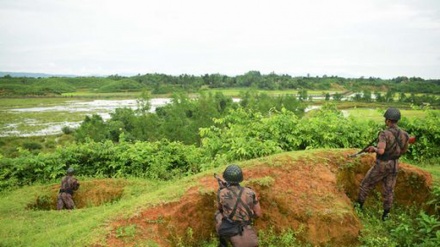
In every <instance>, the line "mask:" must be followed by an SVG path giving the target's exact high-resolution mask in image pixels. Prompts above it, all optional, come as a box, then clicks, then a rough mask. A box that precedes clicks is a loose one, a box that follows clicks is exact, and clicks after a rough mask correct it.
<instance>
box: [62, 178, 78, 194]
mask: <svg viewBox="0 0 440 247" xmlns="http://www.w3.org/2000/svg"><path fill="white" fill-rule="evenodd" d="M78 188H79V182H78V180H77V179H76V178H75V177H74V176H65V177H63V179H62V180H61V188H60V193H63V192H65V193H69V194H73V191H75V190H78Z"/></svg>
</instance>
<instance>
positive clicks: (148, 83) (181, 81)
mask: <svg viewBox="0 0 440 247" xmlns="http://www.w3.org/2000/svg"><path fill="white" fill-rule="evenodd" d="M251 87H252V88H256V89H264V90H285V89H296V90H334V89H338V90H340V91H352V92H363V94H362V95H366V97H364V99H366V100H368V98H369V97H368V96H371V95H374V96H375V97H376V98H377V100H378V101H386V100H390V99H392V96H393V95H395V94H400V93H403V94H405V93H406V94H411V97H413V98H414V97H415V96H416V94H420V93H423V94H434V95H435V94H437V95H438V94H440V80H438V79H436V80H425V79H422V78H418V77H411V78H408V77H397V78H393V79H380V78H373V77H370V78H363V77H361V78H342V77H338V76H325V75H324V76H322V77H318V76H317V77H309V76H306V77H304V76H298V77H292V76H290V75H287V74H282V75H278V74H275V73H271V74H268V75H263V74H261V73H260V72H258V71H249V72H247V73H245V74H243V75H238V76H226V75H221V74H205V75H201V76H194V75H179V76H172V75H165V74H145V75H140V74H139V75H136V76H129V77H124V76H118V75H112V76H107V77H50V78H28V77H11V76H9V75H6V76H3V77H1V78H0V95H3V96H14V95H16V96H19V95H57V94H62V93H68V92H74V91H78V90H89V91H93V92H127V91H141V90H142V89H144V90H148V91H150V92H151V93H152V94H169V93H174V92H179V91H182V92H198V91H199V90H201V89H204V88H251ZM381 92H387V93H386V95H380V93H381ZM401 96H403V95H401ZM336 97H338V95H336ZM430 97H432V96H430ZM430 97H428V98H425V99H424V100H425V101H426V100H434V101H435V98H430ZM401 100H402V101H403V100H410V99H407V96H403V98H402V99H401ZM437 100H438V99H437ZM437 103H438V101H437Z"/></svg>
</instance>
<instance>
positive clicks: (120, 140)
mask: <svg viewBox="0 0 440 247" xmlns="http://www.w3.org/2000/svg"><path fill="white" fill-rule="evenodd" d="M231 87H232V88H234V87H237V88H239V87H240V88H242V87H247V88H250V87H253V88H259V89H269V90H272V89H273V90H275V89H278V90H280V89H298V91H299V93H298V95H281V96H270V95H268V94H265V93H258V92H257V91H253V90H250V91H245V92H243V93H241V94H240V101H239V102H235V101H234V100H233V99H232V98H231V97H228V96H225V95H224V94H222V93H204V92H203V91H204V90H203V89H205V88H231ZM330 89H338V91H339V92H345V91H351V92H357V93H356V94H355V96H354V97H353V99H352V100H353V101H355V102H358V103H360V102H362V103H366V104H375V105H374V106H375V107H378V106H379V107H380V108H381V110H385V109H386V107H387V106H389V105H394V104H399V105H401V106H405V107H411V105H412V106H414V105H417V106H423V105H424V103H429V104H430V105H431V106H428V107H424V108H423V111H425V113H426V117H425V118H424V119H420V118H415V119H408V118H403V119H402V121H401V122H400V123H399V126H400V127H402V128H404V129H405V130H407V131H408V132H409V133H410V134H412V135H415V136H417V137H418V141H417V143H416V144H415V145H413V146H411V148H410V151H409V153H408V154H407V155H405V157H404V159H407V160H410V161H414V162H423V163H425V164H427V163H433V164H438V161H439V157H440V149H439V148H438V147H439V146H440V114H439V113H438V111H434V110H431V109H432V108H431V107H433V108H435V107H437V106H438V105H440V103H439V100H440V99H439V97H438V94H440V80H423V79H421V78H406V77H399V78H395V79H391V80H382V79H379V78H367V79H366V78H359V79H345V78H340V77H327V76H324V77H291V76H289V75H276V74H269V75H261V74H260V73H259V72H256V71H251V72H249V73H246V74H245V75H241V76H236V77H230V76H223V75H219V74H214V75H204V76H189V75H181V76H169V75H162V74H146V75H137V76H132V77H122V76H117V75H114V76H109V77H106V78H100V77H83V78H56V77H53V78H12V77H10V76H4V77H3V78H0V95H2V96H6V97H20V96H26V97H27V96H53V95H60V94H63V93H67V92H77V91H80V90H86V91H91V92H97V93H98V92H127V91H137V92H141V91H143V92H144V93H143V94H142V96H141V98H139V100H138V109H136V110H132V109H129V108H120V109H117V110H116V111H115V112H113V113H112V114H111V118H110V119H109V120H107V121H104V120H103V119H102V118H101V117H100V116H99V115H93V116H89V117H86V118H85V119H84V121H83V122H82V124H81V126H80V127H79V128H78V129H70V128H67V127H66V128H64V130H63V131H64V133H65V134H64V135H63V136H61V137H60V139H67V140H72V141H71V142H67V143H63V144H62V145H60V146H58V147H56V146H57V143H52V146H53V150H54V151H51V152H42V151H40V150H41V145H40V144H38V143H36V142H32V141H29V142H26V143H25V145H23V147H22V148H19V150H18V153H17V152H14V153H13V154H12V155H5V154H4V155H1V154H0V191H2V193H3V192H4V193H6V192H5V191H7V190H13V189H16V188H18V187H21V186H24V185H33V184H36V183H43V184H47V183H50V182H55V181H56V182H58V179H59V178H60V177H61V176H63V175H64V173H65V169H66V168H67V167H69V166H73V167H74V168H75V169H76V170H77V172H78V174H81V176H85V177H95V178H96V177H99V178H104V177H111V178H147V179H149V180H151V181H160V183H162V182H163V181H173V180H174V179H176V178H182V177H186V176H189V175H192V174H197V173H199V172H202V171H205V170H208V169H211V168H214V167H217V166H220V165H224V164H227V163H229V162H234V161H238V160H247V159H252V158H257V157H263V156H266V155H270V154H276V153H281V152H286V151H294V150H305V149H314V148H362V147H364V146H365V145H366V144H367V143H369V142H370V141H371V140H372V139H373V138H375V137H376V135H377V133H378V131H380V130H381V129H383V123H377V122H375V121H371V120H366V119H359V118H354V117H346V116H344V114H343V113H342V112H341V110H340V109H339V108H338V106H339V105H341V104H340V100H341V98H342V95H343V93H334V94H332V95H330V94H329V93H328V94H326V95H325V100H323V102H321V103H323V105H322V107H321V108H320V109H319V110H314V111H312V112H310V113H307V114H305V109H306V107H307V104H308V93H307V90H330ZM147 91H149V92H151V93H153V94H165V93H166V94H168V93H170V92H174V94H172V96H171V97H172V102H171V103H170V104H168V105H166V106H164V107H161V108H158V109H156V111H155V112H154V113H151V112H149V109H150V105H149V99H150V98H151V95H149V94H148V93H145V92H147ZM176 92H177V93H176ZM190 92H199V94H197V97H190V96H189V94H188V93H190ZM384 92H385V93H384ZM373 101H374V103H372V102H373ZM378 115H380V113H379V112H378ZM58 144H59V143H58ZM433 195H434V197H433V198H434V199H433V201H432V202H431V203H434V204H436V205H440V190H439V187H438V186H436V187H434V188H433ZM376 209H377V210H380V205H378V206H377V208H376ZM373 210H374V209H373ZM398 210H399V211H398V212H399V213H398V216H397V217H399V220H398V221H389V222H387V223H385V224H379V222H377V221H376V220H377V217H376V216H375V215H373V216H372V215H371V212H368V211H367V212H366V213H364V214H362V213H361V214H360V218H361V220H363V222H364V223H365V224H366V229H365V231H364V232H363V234H362V237H361V239H360V240H361V242H362V243H363V244H364V245H366V246H416V245H417V246H436V243H438V241H439V240H440V235H439V233H438V232H439V231H438V229H439V227H440V222H439V219H438V218H436V217H435V216H432V215H431V216H430V215H426V213H425V212H419V211H411V210H412V209H398ZM368 224H371V226H370V225H368ZM378 225H379V226H378ZM390 229H391V230H390ZM374 231H376V232H374ZM295 234H296V233H295V232H293V231H291V230H289V229H286V232H285V233H283V234H281V235H276V234H274V233H271V232H270V231H269V232H260V237H261V242H262V243H263V244H265V245H267V246H292V244H295V245H297V246H300V245H301V244H300V243H299V242H298V241H297V240H296V236H295ZM206 246H215V244H211V245H206Z"/></svg>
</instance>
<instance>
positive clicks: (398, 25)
mask: <svg viewBox="0 0 440 247" xmlns="http://www.w3.org/2000/svg"><path fill="white" fill-rule="evenodd" d="M0 71H3V72H32V73H49V74H70V75H83V76H88V75H114V74H119V75H136V74H146V73H164V74H169V75H181V74H191V75H203V74H214V73H220V74H224V75H230V76H236V75H242V74H244V73H246V72H248V71H260V72H261V73H262V74H269V73H276V74H289V75H291V76H306V75H312V76H323V75H327V76H341V77H355V78H358V77H362V76H363V77H380V78H383V79H388V78H395V77H398V76H408V77H413V76H415V77H422V78H424V79H440V0H356V1H353V0H331V1H329V0H298V1H296V0H267V1H266V0H264V1H259V0H252V1H250V0H233V1H232V0H221V1H211V0H185V1H182V0H155V1H150V0H139V1H137V0H123V1H121V0H119V1H116V0H62V1H60V0H0Z"/></svg>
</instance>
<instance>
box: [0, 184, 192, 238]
mask: <svg viewBox="0 0 440 247" xmlns="http://www.w3.org/2000/svg"><path fill="white" fill-rule="evenodd" d="M83 180H87V179H86V178H80V181H83ZM129 182H130V183H129V185H127V187H126V188H125V191H124V195H123V197H122V199H121V200H120V201H118V202H115V203H112V204H107V205H101V206H99V207H90V208H85V209H76V210H73V211H56V210H51V211H37V210H27V209H25V208H26V206H27V204H29V203H31V202H33V200H35V198H36V196H37V195H38V194H39V191H40V190H41V187H40V186H29V187H24V188H21V189H18V190H15V191H12V192H7V193H6V192H4V193H2V194H0V215H1V217H0V246H62V245H64V246H84V245H85V244H86V243H92V242H93V243H96V242H102V241H103V238H104V237H105V235H106V233H107V231H108V229H106V227H105V225H106V223H108V222H109V221H111V220H114V219H116V218H119V217H130V216H132V215H133V214H134V213H135V212H136V210H138V209H139V208H141V207H145V206H146V205H155V204H158V203H160V202H163V201H173V200H176V199H178V198H179V197H180V196H181V195H182V194H183V192H184V188H186V187H187V186H185V185H184V184H187V183H189V182H188V181H187V180H186V181H185V180H183V181H179V183H175V182H173V181H170V182H167V183H164V182H152V181H145V180H140V179H129ZM129 230H132V229H129ZM125 233H126V232H125ZM127 234H128V233H127Z"/></svg>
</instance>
